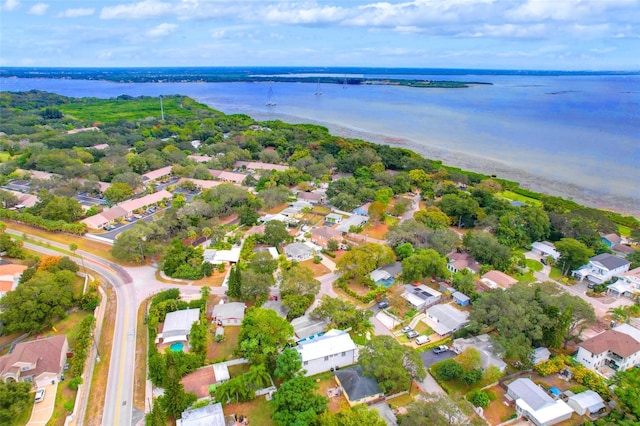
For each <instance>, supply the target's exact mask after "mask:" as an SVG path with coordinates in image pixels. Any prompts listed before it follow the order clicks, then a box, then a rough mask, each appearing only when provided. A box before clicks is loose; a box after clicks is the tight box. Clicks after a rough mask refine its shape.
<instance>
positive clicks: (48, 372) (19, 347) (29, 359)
mask: <svg viewBox="0 0 640 426" xmlns="http://www.w3.org/2000/svg"><path fill="white" fill-rule="evenodd" d="M68 351H69V342H68V341H67V336H65V335H64V334H63V335H59V336H52V337H46V338H43V339H36V340H30V341H28V342H20V343H18V344H16V346H15V347H14V348H13V351H11V353H9V354H7V355H3V356H1V357H0V380H2V381H4V382H31V383H33V384H34V385H35V386H36V387H39V386H44V385H48V384H52V383H54V384H55V383H58V381H59V380H60V376H61V374H62V369H63V368H64V365H65V363H66V362H67V352H68Z"/></svg>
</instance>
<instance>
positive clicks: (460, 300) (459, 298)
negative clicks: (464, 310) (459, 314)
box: [451, 291, 471, 306]
mask: <svg viewBox="0 0 640 426" xmlns="http://www.w3.org/2000/svg"><path fill="white" fill-rule="evenodd" d="M451 297H453V300H454V301H455V302H456V303H457V304H458V305H460V306H469V304H470V303H471V298H470V297H469V296H467V295H466V294H464V293H461V292H459V291H456V292H454V293H453V294H452V295H451Z"/></svg>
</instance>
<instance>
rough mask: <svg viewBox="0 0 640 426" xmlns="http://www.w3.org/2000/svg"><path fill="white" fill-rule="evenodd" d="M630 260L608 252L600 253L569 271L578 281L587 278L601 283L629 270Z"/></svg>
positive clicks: (595, 282)
mask: <svg viewBox="0 0 640 426" xmlns="http://www.w3.org/2000/svg"><path fill="white" fill-rule="evenodd" d="M630 265H631V262H630V261H628V260H626V259H623V258H621V257H618V256H614V255H612V254H609V253H601V254H599V255H597V256H593V257H592V258H590V259H589V263H587V264H586V265H584V266H582V267H580V269H576V270H574V271H572V272H571V275H573V276H574V277H575V278H576V279H577V280H578V281H582V280H585V279H586V280H588V281H590V282H592V283H594V284H602V283H605V282H607V281H609V280H610V279H612V278H613V277H617V276H619V275H622V274H624V273H625V272H627V271H628V270H629V266H630Z"/></svg>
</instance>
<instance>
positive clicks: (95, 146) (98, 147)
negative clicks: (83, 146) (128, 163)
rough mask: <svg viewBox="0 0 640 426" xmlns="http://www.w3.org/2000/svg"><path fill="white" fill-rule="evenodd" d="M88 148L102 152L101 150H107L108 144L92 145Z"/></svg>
mask: <svg viewBox="0 0 640 426" xmlns="http://www.w3.org/2000/svg"><path fill="white" fill-rule="evenodd" d="M90 148H93V149H97V150H98V151H102V150H103V149H107V148H109V144H108V143H99V144H97V145H93V146H92V147H90Z"/></svg>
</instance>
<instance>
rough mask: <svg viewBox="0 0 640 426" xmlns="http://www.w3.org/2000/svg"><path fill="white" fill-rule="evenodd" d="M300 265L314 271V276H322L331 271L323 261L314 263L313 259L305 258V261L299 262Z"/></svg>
mask: <svg viewBox="0 0 640 426" xmlns="http://www.w3.org/2000/svg"><path fill="white" fill-rule="evenodd" d="M299 265H300V266H306V267H307V268H309V269H311V270H312V271H313V276H314V277H321V276H323V275H326V274H328V273H329V272H331V271H330V270H329V268H327V267H326V266H324V265H323V264H322V263H314V262H313V259H309V260H305V261H304V262H300V263H299Z"/></svg>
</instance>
